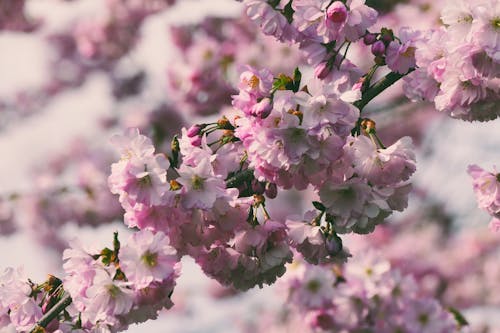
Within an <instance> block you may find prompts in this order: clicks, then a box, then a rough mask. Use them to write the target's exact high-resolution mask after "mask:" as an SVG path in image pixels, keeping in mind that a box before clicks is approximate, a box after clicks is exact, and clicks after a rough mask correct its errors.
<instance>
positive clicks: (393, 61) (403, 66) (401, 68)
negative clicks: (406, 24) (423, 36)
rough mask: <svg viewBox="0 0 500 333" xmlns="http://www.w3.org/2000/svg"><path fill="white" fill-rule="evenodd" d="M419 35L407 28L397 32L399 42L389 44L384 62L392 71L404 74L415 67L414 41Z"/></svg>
mask: <svg viewBox="0 0 500 333" xmlns="http://www.w3.org/2000/svg"><path fill="white" fill-rule="evenodd" d="M419 34H420V33H419V32H416V31H411V30H410V29H408V28H402V29H400V30H399V38H400V40H401V41H400V42H399V41H392V42H390V43H389V46H388V47H387V51H386V58H385V60H386V63H387V66H388V67H389V68H390V69H391V70H392V71H394V72H397V73H400V74H406V73H407V72H408V71H409V70H410V69H411V68H414V67H415V64H416V63H415V50H416V48H415V41H416V40H417V38H418V37H419ZM374 45H375V44H374Z"/></svg>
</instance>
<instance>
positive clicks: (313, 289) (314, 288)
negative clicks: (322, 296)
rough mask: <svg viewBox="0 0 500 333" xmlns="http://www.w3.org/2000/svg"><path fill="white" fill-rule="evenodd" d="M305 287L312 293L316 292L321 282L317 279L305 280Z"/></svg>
mask: <svg viewBox="0 0 500 333" xmlns="http://www.w3.org/2000/svg"><path fill="white" fill-rule="evenodd" d="M306 288H307V290H309V291H310V292H312V293H317V292H318V290H319V288H321V283H319V281H318V280H311V281H309V282H307V285H306Z"/></svg>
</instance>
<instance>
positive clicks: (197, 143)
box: [190, 135, 201, 147]
mask: <svg viewBox="0 0 500 333" xmlns="http://www.w3.org/2000/svg"><path fill="white" fill-rule="evenodd" d="M190 142H191V145H193V146H195V147H199V146H201V136H199V135H197V136H195V137H193V138H191V140H190Z"/></svg>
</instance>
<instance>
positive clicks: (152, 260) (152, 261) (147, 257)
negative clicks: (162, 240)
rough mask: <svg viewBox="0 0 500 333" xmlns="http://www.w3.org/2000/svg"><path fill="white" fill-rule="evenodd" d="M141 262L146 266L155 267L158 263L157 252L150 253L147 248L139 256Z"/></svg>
mask: <svg viewBox="0 0 500 333" xmlns="http://www.w3.org/2000/svg"><path fill="white" fill-rule="evenodd" d="M141 260H142V262H143V263H144V264H145V265H146V266H148V267H155V266H156V265H157V264H158V254H157V253H151V252H149V250H147V251H146V252H144V254H143V255H142V257H141Z"/></svg>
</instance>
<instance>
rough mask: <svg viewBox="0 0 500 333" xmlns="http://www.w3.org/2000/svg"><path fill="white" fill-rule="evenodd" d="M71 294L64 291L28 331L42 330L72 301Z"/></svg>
mask: <svg viewBox="0 0 500 333" xmlns="http://www.w3.org/2000/svg"><path fill="white" fill-rule="evenodd" d="M72 301H73V300H72V299H71V296H70V295H69V294H68V293H66V294H64V296H63V297H62V298H61V299H60V300H59V302H57V304H56V305H54V307H52V308H51V309H50V310H49V311H48V312H47V313H46V314H45V315H44V316H43V317H42V318H41V319H40V320H39V321H38V322H37V323H36V324H35V326H33V328H32V329H31V330H30V333H37V332H44V330H43V328H45V327H47V325H48V324H49V323H50V322H51V321H52V320H53V319H54V318H56V317H57V316H58V315H59V313H61V312H62V311H64V309H66V308H67V307H68V306H69V305H70V304H71V302H72Z"/></svg>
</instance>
